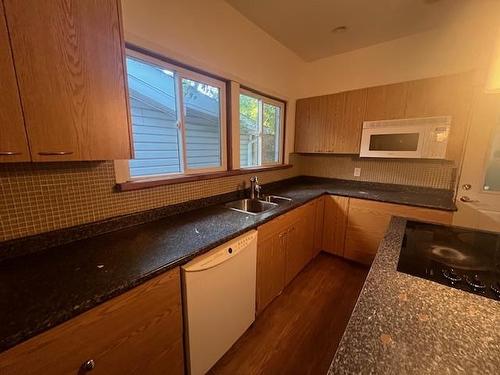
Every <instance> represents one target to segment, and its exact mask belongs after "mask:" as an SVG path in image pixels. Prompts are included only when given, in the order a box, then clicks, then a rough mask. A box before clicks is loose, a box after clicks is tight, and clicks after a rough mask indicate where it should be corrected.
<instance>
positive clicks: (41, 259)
mask: <svg viewBox="0 0 500 375" xmlns="http://www.w3.org/2000/svg"><path fill="white" fill-rule="evenodd" d="M271 192H272V193H275V194H280V195H285V196H288V197H290V198H293V201H292V202H287V203H283V204H280V206H279V207H278V208H276V209H273V210H271V211H268V212H266V213H263V214H260V215H257V216H253V215H247V214H243V213H240V212H235V211H232V210H229V209H227V208H225V207H224V206H223V205H221V204H219V205H212V206H209V207H204V208H200V209H196V210H191V211H189V212H185V213H176V214H175V215H170V216H167V217H163V218H160V219H157V220H153V221H148V222H146V223H143V224H138V225H134V226H130V227H126V228H122V229H119V230H115V231H112V232H109V233H104V234H102V233H101V234H99V235H98V236H95V237H90V238H84V239H79V240H77V241H73V242H69V243H65V244H62V245H59V246H55V247H50V248H47V249H43V250H41V251H33V249H32V247H33V246H34V245H33V244H36V243H37V241H38V242H40V243H41V242H43V241H42V240H41V239H40V240H38V239H37V237H35V238H31V239H29V240H28V241H26V240H25V239H23V240H20V242H19V243H20V244H21V245H22V246H29V247H30V252H29V253H27V254H26V253H24V255H21V256H16V257H10V258H8V259H4V260H3V261H0V322H1V324H0V351H4V350H6V349H8V348H10V347H12V346H14V345H16V344H18V343H20V342H22V341H24V340H26V339H28V338H30V337H32V336H34V335H36V334H38V333H41V332H43V331H45V330H47V329H48V328H50V327H53V326H55V325H57V324H60V323H62V322H64V321H65V320H68V319H70V318H71V317H74V316H76V315H78V314H79V313H82V312H84V311H86V310H88V309H90V308H92V307H94V306H96V305H98V304H100V303H102V302H104V301H106V300H108V299H110V298H112V297H114V296H116V295H118V294H120V293H122V292H124V291H126V290H128V289H130V288H132V287H134V286H136V285H138V284H140V283H142V282H144V281H146V280H148V279H150V278H152V277H153V276H155V275H158V274H160V273H162V272H165V271H166V270H168V269H170V268H172V267H175V266H178V265H181V264H184V263H186V262H187V261H188V260H190V259H192V258H194V257H195V256H197V255H199V254H201V253H203V252H205V251H208V250H209V249H211V248H214V247H216V246H218V245H220V244H222V243H224V242H226V241H228V240H230V239H232V238H234V237H237V236H238V235H240V234H242V233H244V232H246V231H248V230H250V229H252V228H256V227H257V226H258V225H261V224H263V223H265V222H267V221H269V220H271V219H272V218H274V217H276V216H279V215H281V214H283V213H284V212H286V211H289V210H291V209H293V208H295V207H298V206H300V205H302V204H304V203H306V202H308V201H310V200H312V199H314V198H317V197H319V196H320V195H322V194H325V193H327V194H336V195H345V196H350V197H359V198H365V199H373V200H379V201H385V202H393V203H401V204H408V205H415V206H423V207H431V208H437V209H443V210H454V209H455V206H454V204H453V193H452V192H451V191H447V190H434V189H425V188H414V187H407V186H397V185H385V184H373V183H361V182H353V181H344V180H331V179H317V178H299V179H293V180H290V181H289V182H285V183H284V184H281V187H280V186H278V187H276V185H274V187H272V188H270V189H268V190H267V191H266V189H264V193H271ZM149 216H151V215H149ZM127 220H128V221H129V222H130V218H127ZM149 220H151V219H149ZM115 224H116V223H115ZM115 224H113V225H115ZM107 225H109V223H107ZM97 226H101V227H102V226H103V225H100V224H99V223H97V224H96V228H97ZM82 228H83V227H82ZM83 230H85V231H86V232H88V231H91V230H90V229H89V227H88V225H87V226H85V228H84V229H82V231H83ZM77 232H78V228H71V229H70V230H68V232H67V233H72V235H74V234H75V233H77ZM64 235H65V232H64V231H58V236H64ZM44 238H45V237H44ZM51 241H54V238H51ZM19 243H15V241H14V242H13V241H10V242H9V243H3V244H2V243H0V251H2V249H13V248H16V247H19V246H20V245H19ZM40 246H41V245H40Z"/></svg>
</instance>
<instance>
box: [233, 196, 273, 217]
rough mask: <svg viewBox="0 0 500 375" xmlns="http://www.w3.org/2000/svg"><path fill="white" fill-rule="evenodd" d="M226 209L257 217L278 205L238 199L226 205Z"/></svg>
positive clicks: (258, 200)
mask: <svg viewBox="0 0 500 375" xmlns="http://www.w3.org/2000/svg"><path fill="white" fill-rule="evenodd" d="M226 207H228V208H230V209H231V210H234V211H239V212H244V213H246V214H251V215H257V214H260V213H262V212H266V211H269V210H272V209H273V208H275V207H278V204H277V203H273V202H266V201H261V200H260V199H240V200H238V201H234V202H229V203H226Z"/></svg>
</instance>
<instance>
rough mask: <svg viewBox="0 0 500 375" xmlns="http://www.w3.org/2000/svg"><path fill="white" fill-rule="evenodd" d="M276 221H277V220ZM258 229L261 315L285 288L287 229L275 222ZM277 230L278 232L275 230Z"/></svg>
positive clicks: (258, 287)
mask: <svg viewBox="0 0 500 375" xmlns="http://www.w3.org/2000/svg"><path fill="white" fill-rule="evenodd" d="M275 220H276V219H275ZM275 220H273V221H271V222H269V223H267V224H264V225H263V226H261V227H259V228H258V232H259V235H258V242H257V287H256V310H257V315H258V314H260V313H261V312H262V311H263V310H264V309H265V308H266V307H267V305H269V303H271V301H272V300H273V299H274V298H276V297H277V296H278V295H279V294H280V293H281V292H282V291H283V288H284V287H285V251H286V250H285V246H286V242H285V241H286V238H285V236H286V232H287V229H284V230H283V229H282V230H280V224H281V223H278V225H276V224H277V223H275V222H274V221H275ZM275 228H276V229H277V230H275Z"/></svg>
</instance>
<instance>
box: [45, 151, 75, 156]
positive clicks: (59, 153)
mask: <svg viewBox="0 0 500 375" xmlns="http://www.w3.org/2000/svg"><path fill="white" fill-rule="evenodd" d="M72 153H73V151H42V152H39V153H38V155H42V156H50V155H56V156H57V155H71V154H72Z"/></svg>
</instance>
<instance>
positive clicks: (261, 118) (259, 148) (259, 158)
mask: <svg viewBox="0 0 500 375" xmlns="http://www.w3.org/2000/svg"><path fill="white" fill-rule="evenodd" d="M263 123H264V111H263V105H262V100H261V99H259V137H258V143H257V165H262V137H263V126H264V124H263Z"/></svg>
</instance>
